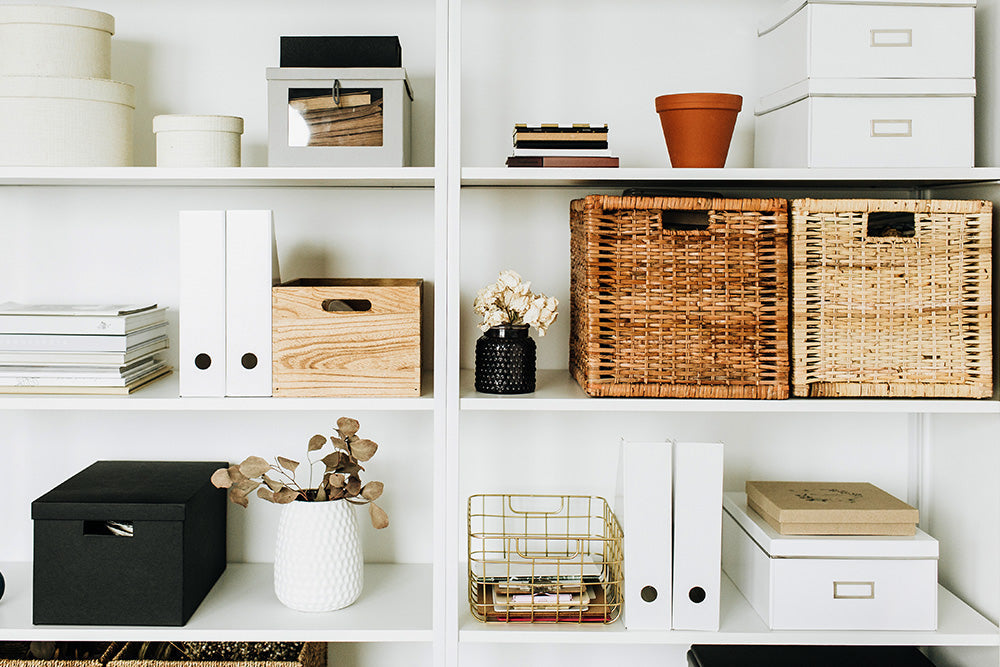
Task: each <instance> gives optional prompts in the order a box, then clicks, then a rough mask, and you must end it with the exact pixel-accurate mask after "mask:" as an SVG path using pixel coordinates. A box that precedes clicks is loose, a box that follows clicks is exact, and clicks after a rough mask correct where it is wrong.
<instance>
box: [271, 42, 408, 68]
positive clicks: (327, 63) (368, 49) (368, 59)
mask: <svg viewBox="0 0 1000 667" xmlns="http://www.w3.org/2000/svg"><path fill="white" fill-rule="evenodd" d="M280 63H281V66H282V67H402V66H403V48H402V47H401V46H400V44H399V37H396V36H386V37H370V36H330V37H325V36H307V37H296V36H282V37H281V60H280Z"/></svg>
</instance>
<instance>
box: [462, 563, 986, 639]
mask: <svg viewBox="0 0 1000 667" xmlns="http://www.w3.org/2000/svg"><path fill="white" fill-rule="evenodd" d="M462 590H463V592H465V588H464V587H463V588H462ZM459 609H460V610H461V611H460V616H461V620H460V623H461V627H460V629H459V641H462V642H468V643H473V642H478V643H525V644H527V643H531V644H536V643H552V644H586V643H591V644H681V645H686V644H706V643H707V644H824V645H864V646H877V645H878V646H884V645H900V646H998V645H1000V631H998V629H997V626H995V625H993V624H992V623H991V622H990V621H989V620H987V619H986V618H984V617H983V616H981V615H980V614H979V613H978V612H976V611H975V610H974V609H972V608H971V607H969V606H968V605H967V604H965V603H964V602H962V601H961V600H959V599H958V598H957V597H955V596H954V595H952V594H951V593H950V592H948V591H947V590H945V589H944V588H942V587H940V586H939V587H938V629H937V631H935V632H913V631H882V630H865V631H845V630H837V631H832V630H827V631H819V630H795V631H791V630H770V629H768V627H767V626H766V625H765V624H764V621H763V620H762V619H761V618H760V616H758V615H757V612H755V611H754V610H753V607H751V606H750V603H748V602H747V601H746V599H745V598H744V597H743V596H742V595H741V594H740V592H739V590H738V589H737V588H736V586H735V585H734V584H733V582H732V581H730V579H729V577H727V576H725V574H723V575H722V605H721V610H720V616H719V620H720V622H719V631H718V632H704V631H692V630H626V629H625V626H624V624H623V623H622V621H621V620H620V619H619V620H618V621H616V622H614V623H611V624H608V625H602V624H593V625H587V626H586V627H581V626H578V625H573V624H558V625H557V624H537V625H531V624H525V623H521V624H514V623H511V624H505V623H482V622H480V621H478V620H476V619H475V617H473V616H472V613H471V612H470V611H469V604H468V601H467V600H465V599H464V598H463V599H462V600H460V607H459Z"/></svg>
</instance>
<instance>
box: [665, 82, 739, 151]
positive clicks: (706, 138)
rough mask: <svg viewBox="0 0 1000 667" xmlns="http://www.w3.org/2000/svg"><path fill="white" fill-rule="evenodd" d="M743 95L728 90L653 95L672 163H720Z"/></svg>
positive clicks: (734, 125) (731, 135)
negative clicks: (721, 91)
mask: <svg viewBox="0 0 1000 667" xmlns="http://www.w3.org/2000/svg"><path fill="white" fill-rule="evenodd" d="M742 108H743V97H742V96H740V95H731V94H729V93H678V94H676V95H660V96H659V97H657V98H656V112H657V113H658V114H660V125H662V126H663V138H664V139H666V141H667V152H668V153H669V154H670V164H671V166H673V167H724V166H726V155H728V154H729V142H730V141H732V138H733V128H734V127H736V115H737V114H738V113H739V112H740V109H742Z"/></svg>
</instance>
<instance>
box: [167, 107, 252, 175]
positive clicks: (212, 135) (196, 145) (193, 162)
mask: <svg viewBox="0 0 1000 667" xmlns="http://www.w3.org/2000/svg"><path fill="white" fill-rule="evenodd" d="M153 133H154V134H155V135H156V166H157V167H239V166H240V141H241V138H242V134H243V119H242V118H239V117H238V116H197V115H183V114H169V115H161V116H154V117H153Z"/></svg>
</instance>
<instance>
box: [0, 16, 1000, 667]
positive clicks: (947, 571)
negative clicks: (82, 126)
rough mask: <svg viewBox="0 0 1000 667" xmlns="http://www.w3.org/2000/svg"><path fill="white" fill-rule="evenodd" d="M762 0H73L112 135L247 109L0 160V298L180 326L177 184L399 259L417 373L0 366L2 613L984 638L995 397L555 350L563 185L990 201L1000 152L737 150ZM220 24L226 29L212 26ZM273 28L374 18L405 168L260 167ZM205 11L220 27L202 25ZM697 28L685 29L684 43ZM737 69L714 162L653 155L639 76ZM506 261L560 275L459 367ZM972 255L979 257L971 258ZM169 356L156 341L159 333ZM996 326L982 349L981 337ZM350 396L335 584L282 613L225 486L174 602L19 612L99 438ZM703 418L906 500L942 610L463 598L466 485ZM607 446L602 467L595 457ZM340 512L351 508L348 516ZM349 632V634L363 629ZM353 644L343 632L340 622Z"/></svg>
mask: <svg viewBox="0 0 1000 667" xmlns="http://www.w3.org/2000/svg"><path fill="white" fill-rule="evenodd" d="M779 2H780V0H750V1H747V0H709V1H707V2H706V1H704V0H670V1H669V2H667V3H658V2H652V1H651V0H630V1H628V2H624V3H614V4H604V5H598V4H593V3H590V4H586V3H585V4H582V5H581V4H580V3H579V2H576V1H574V0H551V1H548V0H547V1H546V2H543V3H537V2H530V1H528V0H513V1H510V0H508V1H507V2H498V1H497V0H416V1H415V2H411V1H408V0H378V2H377V3H375V4H374V5H371V4H368V5H366V4H365V3H346V2H340V1H337V2H333V3H328V2H323V1H322V0H304V1H303V2H300V3H293V4H288V3H284V4H278V3H271V2H266V1H256V2H249V3H248V2H237V0H222V1H221V2H213V3H204V2H203V3H195V2H190V1H189V0H184V1H182V2H181V3H180V5H178V4H177V3H173V4H170V5H167V4H165V3H161V2H151V3H150V2H147V3H135V2H131V1H130V0H90V1H88V2H85V3H80V4H83V5H85V6H88V7H92V8H94V9H100V10H103V11H108V12H109V13H111V14H113V15H114V16H115V17H116V20H117V26H118V27H117V34H116V35H115V37H114V41H113V43H114V45H115V46H114V49H115V50H114V51H113V59H114V60H113V73H112V74H113V76H114V77H115V78H117V79H119V80H123V81H127V82H130V83H133V84H136V85H137V88H138V89H139V96H138V99H139V103H138V105H137V110H136V128H137V129H136V151H137V161H138V163H139V164H142V165H150V164H153V153H152V146H153V138H152V132H151V131H148V132H147V131H145V129H144V128H148V125H149V122H150V121H151V118H152V116H153V115H154V114H157V113H199V112H203V113H226V114H233V115H239V116H243V117H244V118H245V119H246V127H247V131H246V134H245V135H244V139H243V142H244V143H243V146H244V164H245V165H247V166H245V167H242V168H226V169H157V168H154V167H150V166H137V167H131V168H100V169H79V168H10V167H4V168H0V301H7V300H11V301H80V302H84V301H98V302H114V301H123V302H133V301H143V300H149V299H150V298H152V299H155V300H157V301H159V302H160V303H161V304H162V305H167V306H168V307H169V308H170V311H169V312H170V313H171V315H170V318H171V319H170V322H171V331H170V335H171V339H172V341H175V340H176V335H177V328H176V326H177V319H176V317H177V280H178V264H177V256H176V213H177V211H178V210H180V209H185V208H271V209H273V210H274V211H275V220H276V229H277V232H276V233H277V238H278V244H279V259H280V260H281V264H282V274H283V278H285V279H290V278H295V277H320V276H327V275H328V276H357V277H360V276H365V277H373V276H381V277H422V278H423V279H424V280H425V290H426V291H425V294H424V297H425V298H424V301H425V310H424V324H423V337H424V345H423V357H424V364H425V366H426V371H425V373H424V377H423V391H422V393H421V396H420V397H419V398H413V399H384V398H380V399H373V398H345V399H335V398H315V399H312V398H303V399H287V398H285V399H276V398H274V399H253V398H246V399H243V398H179V397H178V395H177V378H176V376H172V377H170V378H168V379H166V380H161V381H159V382H157V383H155V384H153V385H152V386H150V387H149V388H147V389H144V390H142V391H140V392H138V393H136V394H135V395H133V396H129V397H89V396H29V395H10V396H2V395H0V426H2V427H3V428H2V435H0V451H3V453H4V457H5V462H6V463H7V464H8V469H7V471H6V474H5V494H4V500H3V501H0V514H2V515H3V516H4V517H5V520H4V523H3V525H4V529H5V537H4V539H3V540H0V561H5V562H4V563H0V571H2V572H3V573H4V575H5V576H6V577H7V593H6V595H5V597H4V599H3V600H0V640H26V639H30V640H56V639H91V640H92V639H116V640H127V639H189V640H232V641H240V640H289V641H293V640H295V641H298V640H309V641H328V642H331V660H332V661H333V662H337V663H343V664H359V665H372V664H384V663H389V662H392V661H399V660H405V661H406V663H407V664H416V665H434V666H435V667H438V666H440V667H468V666H470V665H476V666H477V667H493V666H494V665H495V666H497V667H500V665H504V666H506V665H508V664H510V663H511V662H512V661H515V662H516V663H517V664H525V665H534V664H543V663H544V664H552V663H553V662H555V663H556V664H569V663H571V662H572V664H576V665H579V666H580V667H589V666H590V665H597V664H604V663H605V662H607V661H608V660H609V659H614V660H616V661H625V660H631V661H637V662H638V663H639V664H645V663H648V662H654V661H655V662H657V663H658V664H666V665H672V666H675V667H679V666H680V665H682V664H683V649H684V648H685V647H686V646H687V645H688V644H691V643H733V644H735V643H740V644H744V643H749V644H765V643H775V644H778V643H781V644H807V643H815V644H869V645H880V644H906V645H915V646H921V647H928V651H929V653H930V654H931V655H932V657H933V658H934V659H935V660H937V661H939V664H941V665H950V666H955V665H958V666H961V667H982V666H986V665H988V666H990V667H997V666H998V665H1000V629H998V628H997V621H998V618H1000V565H998V563H1000V481H998V480H1000V475H998V472H1000V446H998V445H1000V401H998V400H997V398H996V397H994V399H992V400H983V401H971V400H932V399H883V400H864V399H840V400H838V399H824V400H807V399H790V400H786V401H749V400H680V399H617V398H609V399H592V398H588V397H587V396H586V395H585V394H584V393H583V391H582V390H581V389H580V388H579V386H578V385H577V384H576V383H575V382H574V381H573V380H572V378H571V377H570V375H569V373H568V372H567V370H566V366H567V362H566V356H567V349H568V345H567V331H568V324H567V322H568V291H569V277H568V264H569V257H568V255H569V253H568V241H569V233H568V224H567V209H568V204H569V201H570V200H571V199H573V198H576V197H580V196H584V195H586V194H589V193H591V192H606V193H614V192H620V191H621V190H622V189H623V188H632V187H640V188H657V189H670V190H675V191H676V190H680V191H695V192H715V191H717V192H722V193H727V194H734V195H737V196H738V195H739V194H740V193H748V194H749V193H753V194H757V193H763V194H767V195H770V196H789V197H791V196H819V197H822V196H826V195H828V196H851V195H854V196H861V197H875V196H886V197H907V196H910V197H914V196H918V197H934V196H936V197H955V198H986V199H992V200H994V201H995V202H1000V167H989V166H981V167H977V168H971V169H923V168H914V169H891V170H889V169H822V170H808V169H754V168H752V166H751V162H752V158H751V156H752V142H753V120H752V119H753V115H752V107H753V100H754V97H755V94H756V90H755V88H754V87H753V85H754V84H753V74H752V60H753V59H752V57H750V55H751V54H752V52H753V30H752V29H753V26H754V25H755V19H756V17H757V16H758V15H760V14H761V13H763V12H764V11H765V10H767V9H770V8H773V7H774V6H776V5H777V4H779ZM979 6H980V12H979V16H980V17H981V25H980V26H979V39H980V46H979V54H980V66H979V69H978V82H979V91H980V92H979V109H978V110H979V114H978V116H979V118H978V121H979V129H978V137H979V142H980V145H979V154H980V156H979V160H978V163H979V164H982V165H994V164H1000V141H997V140H996V138H995V137H997V136H1000V132H998V130H1000V125H998V121H996V120H995V119H994V116H996V114H995V109H996V107H997V104H998V102H1000V100H998V97H997V93H996V92H995V91H1000V72H996V71H994V66H993V64H992V51H991V49H992V46H991V44H992V42H991V38H992V37H993V36H996V35H997V34H1000V18H998V17H1000V0H980V2H979ZM222 25H226V26H231V27H233V28H234V29H232V30H228V29H227V30H225V31H222V30H221V29H220V28H219V26H222ZM281 34H398V35H400V38H401V41H402V43H403V56H404V64H405V65H406V67H407V70H408V74H409V78H410V81H411V83H412V84H413V86H414V89H415V101H414V108H413V109H414V110H413V114H414V118H413V155H414V164H415V165H416V166H414V167H407V168H358V169H355V168H347V167H338V168H313V167H308V168H307V167H303V168H276V167H267V166H264V165H266V155H265V152H264V146H265V145H266V122H265V116H264V113H265V103H264V97H265V95H264V91H265V79H264V68H265V67H267V66H273V65H275V64H276V63H277V56H278V51H277V48H278V39H277V37H278V35H281ZM220 40H221V43H220ZM690 53H697V54H699V55H698V57H691V56H690V55H689V54H690ZM706 88H716V89H720V90H732V91H737V92H741V93H742V94H743V95H744V98H745V103H744V110H743V112H742V113H741V115H740V119H739V121H738V124H737V131H736V134H735V137H734V141H733V148H732V150H731V152H730V160H729V166H728V167H727V168H726V169H707V170H697V169H670V168H668V167H666V166H665V164H666V161H667V160H666V151H665V148H664V145H663V142H662V135H661V134H660V131H659V126H658V121H657V119H656V117H655V113H653V110H652V106H653V105H652V99H653V97H654V96H655V95H657V94H662V93H665V92H674V91H680V90H695V89H706ZM549 121H562V122H567V121H576V122H608V123H609V124H610V126H611V131H612V146H613V148H614V149H615V150H616V151H618V152H619V154H620V157H621V159H622V165H623V166H622V168H620V169H595V170H585V169H507V168H504V167H502V166H500V165H502V164H503V160H504V158H505V157H506V155H507V152H508V142H509V139H508V133H509V132H510V129H511V126H512V124H513V123H515V122H549ZM505 268H515V269H516V270H518V271H519V272H520V273H521V274H522V275H524V276H525V278H527V279H529V280H531V281H532V283H533V286H534V288H535V289H537V290H539V291H541V292H544V293H546V294H550V295H554V296H556V297H558V298H559V299H560V302H561V308H560V310H561V313H560V318H559V320H558V321H557V322H556V324H555V325H554V327H553V328H552V329H551V330H550V333H549V335H548V336H546V337H545V338H536V341H537V343H538V350H539V367H540V371H539V373H538V390H537V391H536V392H535V393H534V394H530V395H523V396H504V397H498V396H487V395H483V394H478V393H476V392H475V391H474V389H473V387H472V385H473V383H472V371H471V369H472V366H473V363H472V359H473V348H474V343H475V339H476V337H477V336H478V334H479V331H478V329H477V327H476V321H475V319H474V315H473V313H472V309H471V302H472V299H473V297H474V295H475V292H476V290H478V289H479V288H480V287H482V286H483V285H485V284H487V283H489V282H492V281H493V280H494V279H495V278H496V273H497V272H498V271H500V270H502V269H505ZM994 275H997V271H996V266H995V265H994ZM173 348H174V349H173V350H171V351H170V352H169V353H168V358H171V359H172V360H173V361H174V362H176V345H174V346H173ZM996 356H997V355H995V357H996ZM341 415H351V416H356V417H357V418H358V419H359V420H360V421H361V424H362V433H363V434H365V435H366V436H367V437H371V438H372V439H375V440H376V441H378V442H379V443H380V446H381V447H380V450H379V454H378V457H377V458H376V459H375V460H373V462H372V463H371V465H370V466H368V467H369V468H370V471H371V478H373V479H380V480H382V481H384V482H385V483H386V495H385V497H384V500H385V507H386V509H387V511H388V512H389V514H390V520H391V522H392V524H391V526H390V528H389V529H388V530H385V531H379V532H377V533H376V532H375V531H373V530H370V529H369V528H366V527H363V529H362V530H363V536H362V537H363V543H364V549H365V554H366V558H367V560H368V561H370V562H369V563H368V564H367V565H366V570H365V578H366V588H365V592H364V593H363V595H362V598H361V600H359V602H358V603H356V604H355V605H353V606H351V607H349V608H347V609H345V610H341V611H338V612H335V613H331V614H319V615H309V614H299V613H296V612H291V611H289V610H287V609H285V608H284V607H282V606H281V605H280V604H279V603H278V602H277V600H276V599H275V598H274V597H273V595H272V593H271V570H270V565H269V563H268V561H269V560H270V558H271V553H272V550H273V542H274V529H275V525H276V516H277V513H276V511H275V510H274V508H271V507H268V506H266V505H265V504H263V503H260V504H254V505H251V507H250V508H249V509H248V510H242V509H241V508H230V514H229V520H230V528H229V549H230V554H229V556H230V561H231V563H230V565H229V567H228V569H227V571H226V573H225V575H224V576H223V578H222V579H221V580H220V582H219V584H218V585H217V586H216V587H215V588H214V589H213V591H212V592H211V594H210V595H209V597H208V598H207V599H206V600H205V602H204V603H203V604H202V606H201V607H200V608H199V610H198V611H197V612H196V614H195V616H194V617H193V618H192V620H191V622H190V623H189V624H188V625H187V626H185V627H183V628H130V627H99V626H98V627H85V628H84V627H58V626H56V627H53V626H34V625H32V624H31V620H30V618H31V606H30V579H31V577H30V560H31V558H32V557H33V554H32V552H31V522H30V518H29V517H30V509H29V505H30V501H31V500H32V499H33V498H35V497H37V496H39V495H41V494H42V493H43V492H44V491H46V490H47V489H48V488H51V487H52V486H53V485H55V484H56V483H58V482H60V481H62V480H63V479H65V478H66V477H68V476H69V475H71V474H72V473H74V472H76V471H77V470H79V469H81V468H82V467H84V466H85V465H87V464H88V463H90V462H91V461H93V460H95V459H99V458H129V457H134V458H172V459H173V458H176V459H196V458H207V459H228V460H241V459H242V458H243V457H245V456H247V455H249V454H257V455H262V456H272V455H275V454H281V455H286V456H287V455H293V454H296V453H298V452H301V451H303V450H304V445H305V442H306V440H307V439H308V437H309V436H310V435H312V434H313V433H329V432H330V429H331V425H332V424H333V422H334V421H335V420H336V418H337V417H339V416H341ZM623 436H624V437H628V438H636V439H639V438H645V439H649V438H665V437H678V438H686V439H696V438H697V439H702V438H705V439H707V438H712V439H720V440H722V441H723V442H725V443H726V477H725V486H726V489H727V490H741V489H742V484H743V481H744V480H745V479H748V478H750V477H756V478H761V477H766V476H773V477H779V476H785V477H791V476H801V477H803V478H810V479H816V478H819V477H822V476H829V477H831V478H859V479H860V478H863V479H867V480H869V481H872V482H875V483H877V484H879V485H880V486H882V487H883V488H886V489H887V490H889V491H890V492H893V493H895V494H897V495H900V496H903V497H905V498H906V499H907V500H908V501H910V502H911V503H914V504H916V505H918V506H919V507H920V510H921V517H922V520H921V525H922V526H923V527H924V529H925V530H927V531H928V532H930V533H931V534H933V535H935V536H936V537H938V538H939V539H940V540H941V554H942V555H941V561H940V572H941V576H940V581H941V584H942V587H941V588H940V591H939V616H940V624H939V629H938V630H937V631H936V632H916V633H905V632H867V633H858V632H851V633H848V632H772V631H770V630H768V629H767V628H766V627H765V626H764V624H763V622H762V621H761V620H760V618H759V617H758V616H757V615H756V614H755V613H754V612H753V610H752V609H751V608H750V607H749V605H748V604H747V603H746V601H745V600H744V599H743V598H742V596H741V595H740V594H739V592H738V591H737V590H736V589H735V588H734V587H733V586H732V584H731V583H730V582H728V580H727V579H725V578H724V587H723V610H722V626H721V629H720V630H719V631H718V632H715V633H698V632H672V631H668V630H664V631H657V632H635V631H627V630H625V629H624V627H623V625H622V623H621V621H618V622H615V623H613V624H610V625H607V626H600V627H583V628H578V627H573V626H570V627H563V626H560V627H553V626H538V627H534V626H524V625H514V626H506V625H492V624H491V625H487V624H482V623H480V622H478V621H476V620H474V619H473V618H472V616H471V615H470V613H469V611H468V603H467V601H466V599H465V595H466V587H465V580H464V577H465V572H466V566H465V553H464V551H465V538H466V531H467V528H466V520H465V507H466V500H467V497H468V496H469V495H470V494H473V493H484V492H533V493H563V492H583V493H589V494H594V495H603V496H605V497H607V496H608V495H609V494H611V493H613V485H614V480H613V477H614V475H613V471H614V468H615V465H616V461H615V456H616V446H617V443H618V438H619V437H623ZM609 473H610V474H609ZM362 523H364V522H362ZM362 645H363V646H362ZM359 646H362V648H359Z"/></svg>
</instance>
